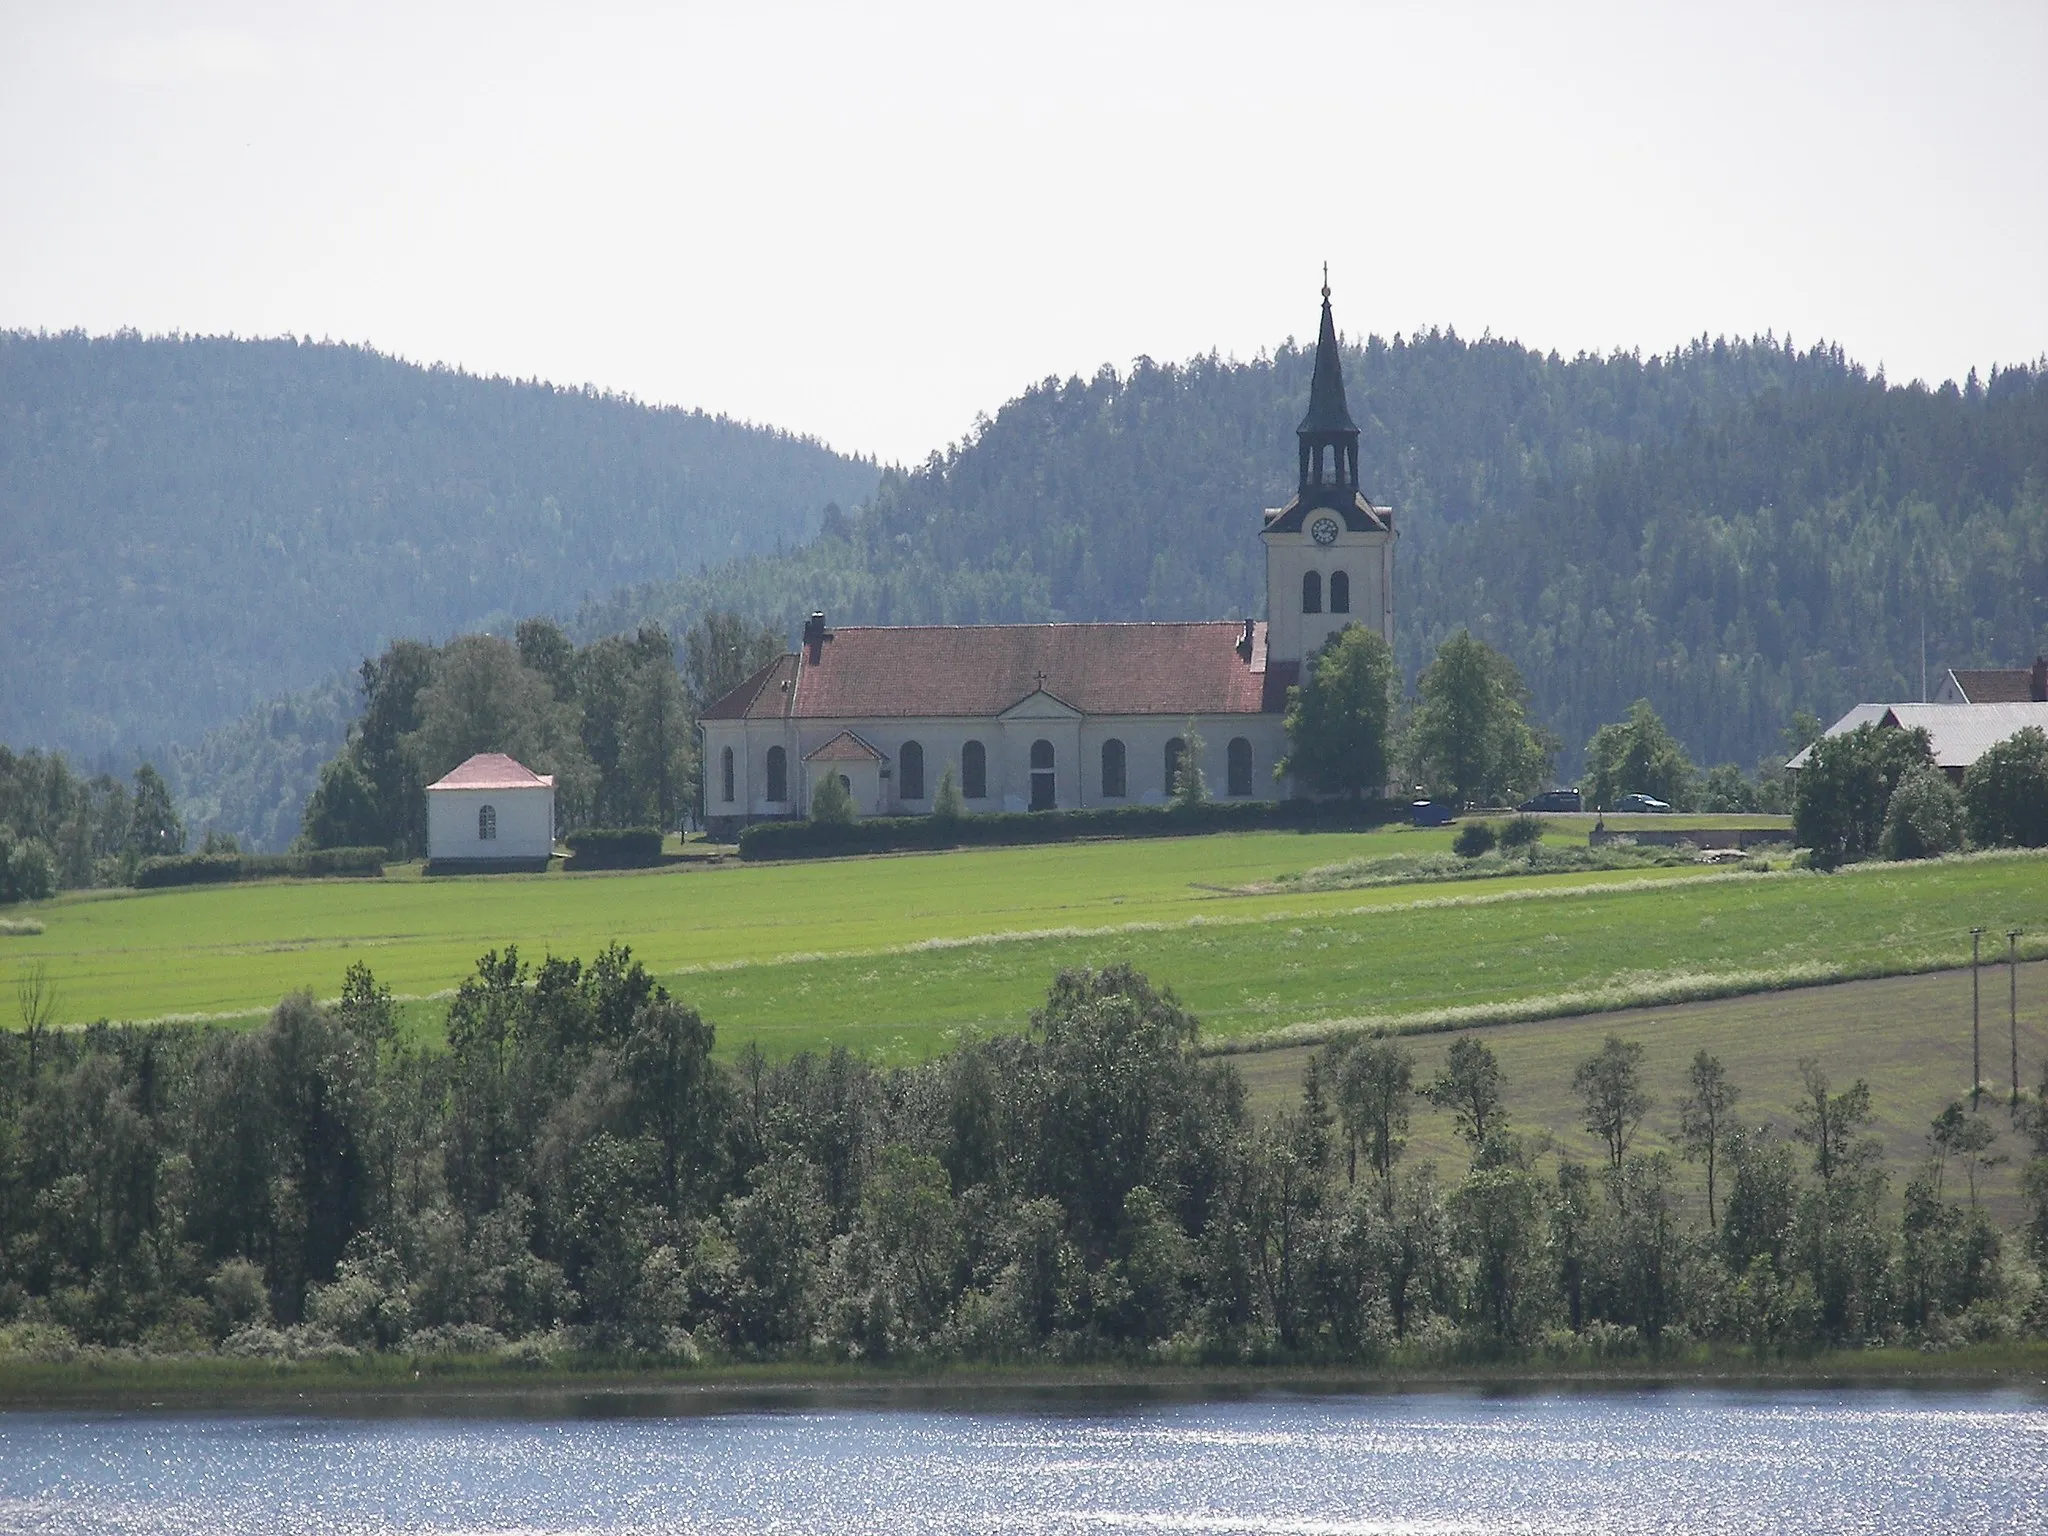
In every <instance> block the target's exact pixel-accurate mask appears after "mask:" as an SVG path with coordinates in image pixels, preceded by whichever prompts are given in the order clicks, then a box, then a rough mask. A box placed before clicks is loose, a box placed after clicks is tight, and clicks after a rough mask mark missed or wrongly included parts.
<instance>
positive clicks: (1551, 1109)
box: [1237, 961, 2048, 1221]
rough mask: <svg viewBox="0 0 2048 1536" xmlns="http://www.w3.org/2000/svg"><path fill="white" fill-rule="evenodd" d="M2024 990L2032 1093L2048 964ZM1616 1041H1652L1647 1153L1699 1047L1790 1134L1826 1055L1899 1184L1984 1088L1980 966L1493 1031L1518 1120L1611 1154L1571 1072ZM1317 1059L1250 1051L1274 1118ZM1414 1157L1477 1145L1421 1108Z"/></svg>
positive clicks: (1997, 1101) (1446, 1159)
mask: <svg viewBox="0 0 2048 1536" xmlns="http://www.w3.org/2000/svg"><path fill="white" fill-rule="evenodd" d="M1981 982H1982V986H1983V1052H1984V1083H1985V1090H1986V1091H1985V1096H1984V1106H1985V1108H1984V1111H1983V1112H1984V1113H1985V1114H1986V1115H1988V1116H1989V1117H1990V1120H1991V1123H1992V1124H1993V1125H1994V1126H1996V1127H1997V1128H1998V1131H1999V1134H2000V1140H1999V1144H1998V1145H1997V1146H1996V1147H1994V1148H1993V1151H1994V1152H2002V1153H2005V1154H2008V1155H2009V1157H2010V1158H2011V1161H2009V1162H2008V1163H2007V1164H2005V1165H2004V1166H2003V1167H1999V1168H1995V1169H1992V1170H1991V1171H1990V1172H1989V1173H1988V1174H1987V1175H1985V1176H1984V1177H1983V1178H1982V1180H1981V1182H1980V1189H1981V1191H1982V1192H1983V1194H1984V1197H1985V1198H1986V1199H1987V1200H1988V1201H1989V1203H1990V1205H1991V1208H1992V1210H1993V1212H1994V1213H1995V1214H1996V1215H1998V1216H1999V1218H2000V1219H2001V1220H2005V1221H2011V1220H2014V1219H2016V1218H2017V1217H2018V1215H2019V1170H2020V1166H2021V1164H2023V1163H2024V1162H2025V1144H2024V1142H2023V1141H2021V1139H2020V1138H2018V1137H2017V1136H2015V1135H2014V1134H2013V1132H2012V1130H2011V1128H2010V1119H2009V1116H2008V1112H2007V1109H2006V1096H2007V1092H2008V1089H2009V1086H2010V1082H2011V1071H2010V1069H2009V1067H2008V1065H2007V1063H2008V1061H2009V1059H2010V1042H2009V1036H2008V1028H2007V1012H2006V1000H2007V993H2006V974H2005V969H2004V967H2002V966H2001V967H1998V968H1996V969H1991V970H1987V971H1985V972H1984V974H1983V976H1982V978H1981ZM2019 998H2020V1013H2019V1019H2020V1032H2019V1038H2020V1077H2021V1081H2022V1085H2023V1087H2025V1088H2027V1089H2029V1090H2031V1089H2032V1088H2033V1087H2035V1086H2036V1085H2037V1084H2038V1083H2039V1082H2040V1077H2041V1069H2042V1063H2043V1060H2044V1055H2048V964H2044V963H2042V962H2040V961H2035V962H2033V963H2031V964H2026V965H2022V966H2021V967H2020V976H2019ZM1609 1034H1615V1035H1619V1036H1621V1038H1623V1039H1624V1040H1634V1041H1639V1042H1640V1043H1641V1044H1642V1046H1643V1067H1644V1075H1645V1077H1646V1079H1647V1081H1648V1083H1649V1085H1650V1088H1651V1091H1652V1092H1653V1093H1654V1094H1655V1096H1656V1100H1657V1102H1656V1104H1655V1105H1654V1106H1653V1107H1652V1109H1651V1111H1650V1114H1649V1117H1648V1119H1647V1120H1646V1121H1645V1122H1644V1125H1643V1129H1642V1131H1641V1132H1640V1133H1639V1135H1638V1137H1637V1141H1636V1146H1637V1147H1638V1148H1640V1149H1641V1150H1644V1151H1650V1150H1653V1149H1656V1148H1664V1149H1666V1150H1674V1147H1673V1141H1672V1132H1673V1131H1674V1130H1675V1128H1676V1126H1677V1121H1678V1109H1677V1104H1678V1100H1679V1098H1680V1097H1681V1096H1682V1094H1683V1093H1684V1083H1683V1079H1684V1075H1685V1070H1686V1066H1687V1064H1688V1063H1689V1062H1690V1061H1691V1060H1692V1055H1693V1052H1694V1051H1697V1050H1700V1049H1702V1048H1704V1049H1706V1050H1709V1051H1711V1052H1713V1053H1714V1054H1715V1055H1717V1056H1719V1057H1720V1058H1721V1059H1722V1062H1723V1063H1724V1064H1725V1065H1726V1067H1727V1068H1728V1074H1729V1077H1730V1078H1731V1079H1732V1080H1733V1081H1734V1082H1735V1083H1736V1084H1737V1085H1738V1086H1739V1087H1740V1088H1741V1089H1742V1094H1743V1096H1742V1100H1741V1102H1740V1104H1739V1105H1738V1109H1739V1111H1740V1114H1741V1118H1742V1119H1743V1120H1745V1121H1747V1122H1750V1123H1759V1122H1762V1121H1765V1120H1771V1121H1775V1122H1776V1124H1777V1125H1778V1127H1779V1129H1780V1130H1784V1129H1787V1128H1788V1127H1789V1126H1790V1125H1791V1123H1792V1115H1791V1103H1792V1099H1793V1097H1794V1095H1795V1094H1796V1093H1797V1091H1798V1088H1799V1081H1800V1075H1799V1059H1800V1057H1802V1056H1813V1057H1816V1058H1818V1059H1819V1061H1820V1063H1821V1065H1822V1067H1823V1069H1824V1070H1826V1071H1827V1073H1828V1074H1829V1076H1830V1077H1831V1078H1832V1079H1833V1080H1834V1082H1835V1084H1836V1087H1837V1088H1838V1089H1840V1088H1843V1087H1846V1086H1847V1085H1848V1084H1849V1082H1850V1081H1851V1080H1853V1079H1855V1078H1858V1077H1861V1078H1864V1079H1866V1080H1867V1081H1868V1082H1869V1083H1870V1092H1871V1106H1872V1108H1873V1109H1874V1110H1875V1111H1876V1115H1877V1124H1876V1131H1877V1133H1878V1135H1879V1136H1880V1137H1881V1138H1882V1139H1883V1142H1884V1147H1885V1158H1886V1162H1887V1165H1888V1167H1889V1168H1890V1171H1891V1174H1892V1179H1893V1184H1894V1189H1895V1191H1896V1189H1897V1187H1899V1186H1900V1185H1902V1184H1903V1182H1904V1180H1905V1178H1906V1177H1907V1176H1908V1175H1909V1174H1910V1172H1911V1171H1912V1170H1913V1169H1914V1168H1915V1167H1917V1166H1918V1164H1919V1163H1920V1161H1921V1160H1922V1159H1923V1158H1924V1157H1925V1156H1926V1153H1927V1142H1926V1135H1927V1126H1928V1122H1929V1121H1931V1120H1932V1119H1933V1118H1934V1117H1935V1116H1936V1115H1937V1114H1939V1113H1940V1112H1941V1109H1942V1107H1943V1106H1944V1105H1946V1104H1947V1103H1948V1102H1949V1101H1950V1100H1951V1099H1960V1098H1965V1097H1967V1096H1968V1094H1969V1091H1970V973H1969V971H1968V970H1967V969H1965V970H1961V971H1942V972H1938V973H1935V974H1932V975H1922V976H1904V977H1893V978H1889V979H1886V980H1881V981H1855V982H1844V983H1841V984H1840V985H1836V986H1827V987H1809V988H1802V989H1799V990H1796V991H1791V992H1775V993H1765V994H1762V995H1759V996H1751V997H1736V998H1724V999H1719V1000H1716V1001H1713V1002H1703V1003H1687V1004H1681V1005H1678V1006H1674V1007H1665V1008H1642V1009H1629V1010H1625V1011H1623V1012H1618V1013H1610V1014H1602V1015H1599V1016H1597V1017H1590V1018H1572V1019H1545V1020H1540V1021H1536V1022H1532V1023H1525V1024H1517V1025H1515V1026H1513V1027H1512V1028H1506V1029H1489V1030H1485V1031H1483V1032H1482V1033H1481V1035H1480V1038H1481V1039H1483V1040H1484V1041H1485V1042H1486V1043H1487V1045H1488V1046H1490V1047H1491V1048H1492V1050H1493V1052H1494V1054H1495V1055H1497V1056H1498V1057H1499V1058H1500V1063H1501V1070H1502V1071H1503V1072H1504V1073H1505V1074H1506V1079H1507V1089H1506V1099H1507V1107H1508V1114H1509V1117H1510V1119H1511V1120H1512V1121H1513V1123H1514V1124H1515V1126H1516V1128H1517V1129H1519V1130H1521V1131H1523V1132H1524V1133H1531V1132H1534V1133H1543V1134H1547V1135H1549V1136H1550V1137H1551V1138H1552V1139H1553V1140H1554V1141H1555V1144H1556V1147H1557V1149H1558V1151H1560V1152H1563V1153H1566V1154H1569V1155H1570V1156H1573V1157H1576V1158H1579V1159H1581V1160H1583V1161H1586V1162H1589V1163H1597V1161H1598V1160H1599V1158H1600V1157H1601V1156H1602V1149H1601V1146H1600V1144H1599V1143H1598V1142H1597V1141H1596V1140H1595V1139H1594V1138H1593V1137H1592V1136H1591V1135H1590V1134H1589V1133H1588V1132H1587V1131H1586V1129H1585V1127H1584V1126H1583V1125H1582V1124H1581V1123H1580V1118H1579V1101H1578V1097H1577V1095H1576V1094H1574V1093H1573V1091H1572V1085H1571V1077H1572V1069H1573V1068H1574V1067H1576V1066H1577V1065H1578V1064H1579V1063H1580V1062H1581V1061H1583V1060H1585V1059H1586V1057H1588V1056H1590V1055H1592V1053H1593V1052H1594V1051H1595V1050H1597V1049H1598V1048H1599V1046H1600V1042H1601V1040H1602V1039H1603V1038H1604V1037H1605V1036H1607V1035H1609ZM1453 1038H1455V1037H1454V1036H1451V1035H1446V1034H1434V1035H1420V1036H1416V1037H1413V1038H1411V1039H1409V1040H1406V1041H1405V1042H1404V1044H1405V1045H1406V1046H1407V1047H1408V1049H1410V1050H1411V1051H1413V1052H1414V1053H1415V1058H1416V1081H1417V1082H1422V1081H1426V1080H1427V1079H1428V1078H1429V1077H1430V1076H1432V1075H1433V1074H1434V1073H1435V1072H1436V1070H1437V1068H1438V1066H1439V1064H1440V1063H1441V1061H1442V1058H1443V1053H1444V1050H1445V1048H1446V1047H1447V1046H1448V1044H1449V1043H1450V1041H1451V1040H1452V1039H1453ZM1308 1054H1309V1053H1308V1050H1307V1048H1295V1049H1288V1050H1276V1051H1261V1052H1258V1053H1256V1054H1253V1055H1247V1056H1242V1057H1239V1058H1238V1060H1237V1066H1238V1070H1239V1071H1240V1072H1241V1073H1243V1075H1244V1078H1245V1082H1246V1085H1247V1086H1248V1087H1249V1089H1250V1090H1251V1095H1252V1102H1253V1105H1254V1107H1255V1108H1257V1109H1259V1110H1261V1111H1267V1110H1273V1109H1279V1108H1282V1107H1286V1106H1289V1105H1292V1104H1293V1103H1295V1102H1296V1101H1297V1100H1298V1099H1299V1096H1300V1093H1301V1074H1302V1069H1303V1067H1304V1066H1305V1065H1306V1063H1307V1058H1308ZM1409 1156H1410V1158H1411V1159H1423V1158H1428V1159H1433V1160H1434V1161H1436V1162H1437V1163H1438V1164H1439V1165H1441V1166H1442V1167H1443V1168H1444V1169H1445V1170H1446V1171H1447V1172H1455V1171H1456V1170H1457V1169H1459V1168H1462V1167H1463V1165H1464V1163H1465V1154H1464V1144H1463V1143H1462V1142H1461V1141H1459V1139H1458V1137H1457V1135H1456V1132H1455V1131H1454V1130H1453V1128H1452V1125H1451V1122H1450V1117H1449V1116H1447V1115H1443V1114H1439V1113H1437V1112H1436V1111H1434V1110H1432V1109H1430V1108H1429V1107H1428V1106H1426V1105H1421V1106H1418V1108H1417V1110H1416V1113H1415V1116H1414V1119H1413V1131H1412V1136H1411V1138H1410V1146H1409ZM1696 1174H1697V1170H1695V1175H1696ZM1948 1176H1949V1178H1950V1179H1952V1180H1954V1181H1955V1184H1954V1188H1955V1189H1956V1191H1957V1192H1958V1193H1960V1191H1961V1190H1962V1188H1963V1187H1964V1185H1963V1182H1962V1180H1963V1174H1962V1172H1961V1170H1960V1169H1957V1168H1953V1167H1952V1168H1951V1169H1950V1170H1949V1175H1948Z"/></svg>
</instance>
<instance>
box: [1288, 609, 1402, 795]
mask: <svg viewBox="0 0 2048 1536" xmlns="http://www.w3.org/2000/svg"><path fill="white" fill-rule="evenodd" d="M1394 688H1395V674H1394V652H1393V649H1392V647H1390V646H1389V645H1388V644H1387V642H1386V641H1385V640H1383V639H1381V638H1380V636H1379V634H1378V633H1377V632H1376V631H1374V630H1369V629H1367V628H1365V627H1364V626H1363V625H1359V624H1347V625H1345V626H1344V627H1343V628H1342V629H1340V630H1338V631H1337V633H1336V634H1334V635H1332V636H1331V637H1330V639H1329V640H1328V642H1327V643H1325V644H1324V646H1323V648H1322V649H1321V650H1319V651H1318V652H1316V654H1315V656H1314V658H1313V659H1312V660H1311V661H1310V663H1309V667H1308V681H1307V683H1306V684H1305V685H1304V686H1302V687H1298V688H1290V689H1288V690H1287V715H1286V722H1285V723H1286V728H1287V756H1286V757H1285V758H1284V759H1282V760H1281V761H1280V762H1279V763H1278V764H1277V765H1275V768H1274V773H1275V774H1276V775H1281V774H1290V775H1293V776H1294V777H1295V778H1297V779H1299V780H1300V781H1301V782H1302V783H1304V784H1306V785H1307V786H1308V787H1309V788H1311V789H1313V790H1315V791H1316V792H1317V793H1319V794H1325V795H1348V796H1350V797H1352V798H1353V799H1356V798H1357V797H1358V796H1360V795H1362V794H1365V793H1368V792H1370V791H1377V790H1378V789H1379V788H1380V787H1381V786H1383V785H1384V784H1385V783H1386V782H1387V721H1388V717H1389V713H1390V711H1391V710H1392V708H1393V695H1394Z"/></svg>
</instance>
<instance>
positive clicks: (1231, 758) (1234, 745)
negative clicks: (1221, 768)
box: [1226, 736, 1252, 795]
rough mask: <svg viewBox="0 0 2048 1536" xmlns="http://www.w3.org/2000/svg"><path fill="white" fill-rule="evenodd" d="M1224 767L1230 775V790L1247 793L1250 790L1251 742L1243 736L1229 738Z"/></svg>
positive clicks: (1235, 792)
mask: <svg viewBox="0 0 2048 1536" xmlns="http://www.w3.org/2000/svg"><path fill="white" fill-rule="evenodd" d="M1226 768H1227V771H1228V773H1229V776H1230V792H1231V793H1232V794H1233V795H1249V794H1250V793H1251V792H1252V744H1251V743H1250V742H1249V741H1246V740H1245V739H1244V737H1242V736H1233V737H1231V738H1230V748H1229V752H1228V755H1227V759H1226Z"/></svg>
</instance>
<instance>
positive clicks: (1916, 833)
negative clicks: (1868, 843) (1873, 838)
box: [1878, 763, 1963, 859]
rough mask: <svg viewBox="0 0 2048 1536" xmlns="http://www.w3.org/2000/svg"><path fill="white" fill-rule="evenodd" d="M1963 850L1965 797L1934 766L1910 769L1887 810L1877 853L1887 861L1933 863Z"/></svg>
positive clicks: (1930, 764) (1924, 764) (1900, 781)
mask: <svg viewBox="0 0 2048 1536" xmlns="http://www.w3.org/2000/svg"><path fill="white" fill-rule="evenodd" d="M1962 846H1963V797H1962V796H1961V795H1959V794H1957V793H1956V787H1955V786H1954V785H1953V784H1951V783H1949V781H1948V775H1947V774H1945V773H1943V772H1942V771H1941V770H1940V769H1939V768H1937V767H1935V766H1934V765H1933V764H1932V763H1915V764H1913V766H1912V767H1910V768H1908V769H1907V770H1906V773H1905V777H1903V778H1902V779H1900V780H1899V787H1898V788H1897V789H1895V790H1893V791H1892V798H1891V804H1889V805H1887V806H1886V807H1885V812H1884V831H1883V832H1882V833H1881V834H1880V835H1879V837H1878V851H1879V852H1880V853H1881V854H1883V855H1884V857H1886V858H1887V859H1931V858H1935V857H1938V856H1939V855H1941V854H1944V853H1955V852H1957V851H1958V850H1960V849H1961V848H1962Z"/></svg>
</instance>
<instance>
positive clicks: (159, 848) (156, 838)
mask: <svg viewBox="0 0 2048 1536" xmlns="http://www.w3.org/2000/svg"><path fill="white" fill-rule="evenodd" d="M128 850H129V852H130V853H131V854H132V855H133V856H134V857H135V858H138V859H147V858H151V857H153V856H155V855H158V854H171V853H183V852H184V851H185V823H184V822H182V821H180V820H179V819H178V812H177V808H176V807H175V806H173V805H172V804H171V791H170V787H169V786H168V785H166V784H165V783H164V776H163V775H162V774H160V773H158V772H157V771H156V768H155V767H154V766H153V765H152V764H149V763H144V764H143V765H142V766H141V767H140V768H138V769H136V770H135V809H134V811H133V813H132V816H131V819H130V821H129V823H128Z"/></svg>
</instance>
